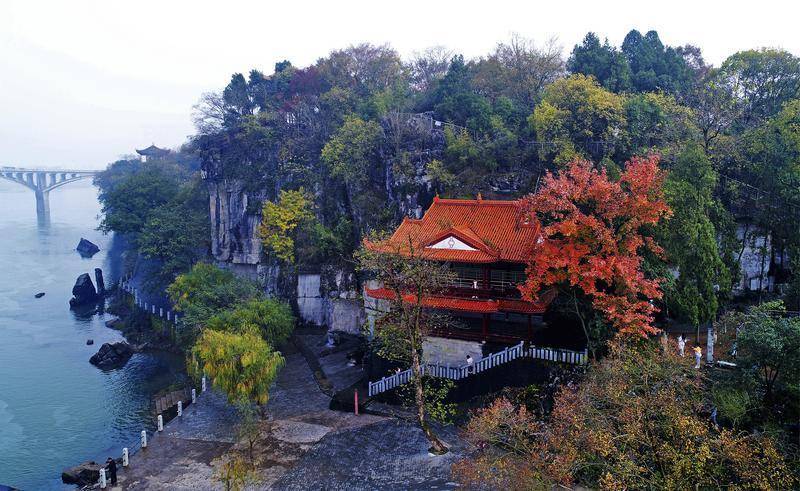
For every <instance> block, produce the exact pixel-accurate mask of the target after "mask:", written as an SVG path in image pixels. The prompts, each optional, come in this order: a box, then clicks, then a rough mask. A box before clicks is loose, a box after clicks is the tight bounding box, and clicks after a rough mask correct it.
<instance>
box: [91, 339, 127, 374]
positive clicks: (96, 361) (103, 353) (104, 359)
mask: <svg viewBox="0 0 800 491" xmlns="http://www.w3.org/2000/svg"><path fill="white" fill-rule="evenodd" d="M131 356H133V348H132V347H131V345H129V344H128V343H125V342H119V343H103V346H101V347H100V350H99V351H98V352H97V353H95V354H94V355H92V357H91V358H89V363H91V364H92V365H95V366H96V367H98V368H102V369H104V370H109V369H111V368H119V367H121V366H123V365H125V363H127V362H128V360H129V359H130V357H131Z"/></svg>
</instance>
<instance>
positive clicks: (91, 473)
mask: <svg viewBox="0 0 800 491" xmlns="http://www.w3.org/2000/svg"><path fill="white" fill-rule="evenodd" d="M102 468H103V466H102V465H100V464H98V463H97V462H95V461H93V460H90V461H87V462H84V463H82V464H78V465H76V466H75V467H68V468H66V469H64V470H63V471H61V481H62V482H63V483H64V484H75V485H77V486H91V485H92V484H94V483H96V482H97V481H99V480H100V469H102Z"/></svg>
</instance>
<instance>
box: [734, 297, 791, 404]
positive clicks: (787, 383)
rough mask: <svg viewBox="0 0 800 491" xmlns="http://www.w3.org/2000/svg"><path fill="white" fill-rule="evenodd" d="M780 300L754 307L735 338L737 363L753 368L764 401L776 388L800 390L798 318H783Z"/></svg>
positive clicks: (770, 396)
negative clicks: (761, 389) (755, 371)
mask: <svg viewBox="0 0 800 491" xmlns="http://www.w3.org/2000/svg"><path fill="white" fill-rule="evenodd" d="M785 310H786V307H785V306H784V305H783V303H782V302H780V301H773V302H766V303H764V304H761V305H759V306H758V307H754V308H753V309H751V311H750V312H749V313H748V315H747V316H746V317H745V322H744V326H743V328H741V329H740V331H739V333H738V334H737V336H736V342H737V347H738V354H737V361H738V362H739V363H740V364H741V365H742V366H744V367H753V368H754V369H755V370H757V372H758V379H759V380H760V381H761V383H762V384H763V386H764V389H765V390H764V397H765V399H766V400H767V401H769V400H770V399H772V398H773V396H774V395H775V390H776V388H777V387H778V386H779V385H782V386H784V387H787V388H790V389H793V390H794V391H795V394H797V392H796V391H798V389H800V318H796V317H795V318H790V317H787V316H784V315H782V314H783V313H784V312H785Z"/></svg>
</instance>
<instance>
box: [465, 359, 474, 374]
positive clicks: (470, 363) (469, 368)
mask: <svg viewBox="0 0 800 491" xmlns="http://www.w3.org/2000/svg"><path fill="white" fill-rule="evenodd" d="M474 365H475V361H474V360H473V359H472V356H471V355H467V373H472V370H473V366H474Z"/></svg>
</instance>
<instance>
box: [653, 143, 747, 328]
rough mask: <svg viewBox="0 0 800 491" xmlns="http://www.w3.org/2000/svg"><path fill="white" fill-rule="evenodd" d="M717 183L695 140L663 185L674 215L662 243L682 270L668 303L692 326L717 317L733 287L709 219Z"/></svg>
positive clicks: (670, 288)
mask: <svg viewBox="0 0 800 491" xmlns="http://www.w3.org/2000/svg"><path fill="white" fill-rule="evenodd" d="M716 181H717V176H716V172H714V169H713V167H712V166H711V162H710V161H709V159H708V157H707V156H706V155H705V153H704V152H703V150H702V148H700V146H699V145H697V144H693V145H690V146H688V147H686V149H685V150H684V151H683V152H682V153H681V154H680V155H678V158H677V159H676V161H675V164H674V166H673V167H672V168H671V169H670V172H669V174H668V177H667V180H666V182H665V183H664V194H665V197H666V199H667V203H668V204H669V207H670V208H671V209H672V211H673V214H672V217H671V218H670V219H669V220H668V221H667V222H666V223H665V224H664V225H663V226H662V233H663V238H662V240H661V245H662V246H663V247H664V249H665V250H666V254H667V260H668V263H669V264H670V265H671V267H672V268H674V270H675V273H676V274H677V278H676V279H675V280H674V281H673V282H670V283H669V284H668V286H667V288H666V289H665V294H664V301H665V302H666V304H667V306H668V307H669V309H670V313H671V314H672V315H673V316H675V317H677V318H678V319H681V320H684V321H687V322H690V323H691V324H692V325H693V326H699V325H700V324H701V323H704V322H708V321H711V320H713V319H714V317H715V316H716V313H717V310H718V308H719V296H720V295H724V294H725V293H726V292H728V291H729V290H730V286H731V284H730V283H731V281H730V274H729V271H728V269H727V268H726V267H725V265H724V263H723V261H722V259H721V257H720V253H719V249H718V246H717V232H716V229H715V227H714V224H713V223H712V222H711V219H710V218H709V215H710V212H711V208H712V207H713V206H714V201H713V191H714V188H715V186H716Z"/></svg>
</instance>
